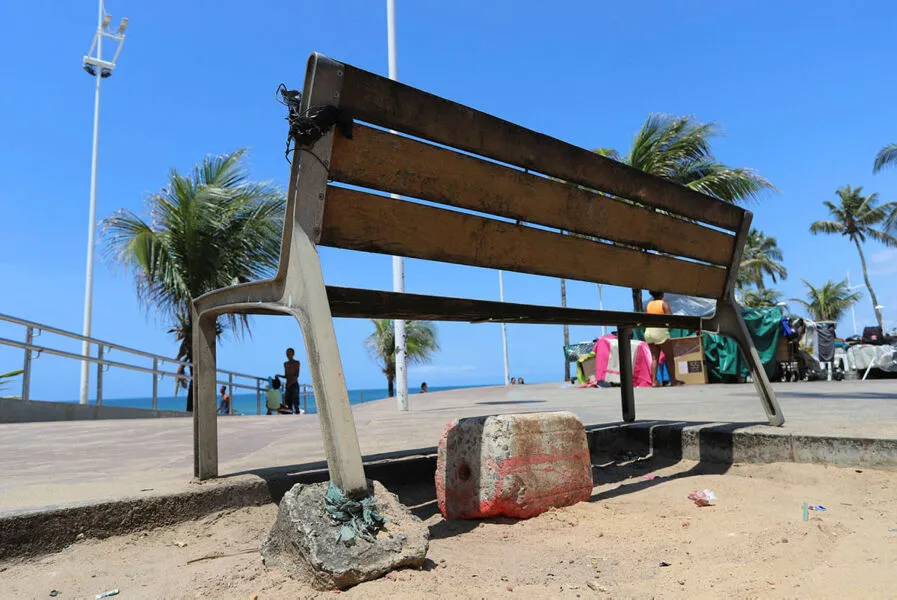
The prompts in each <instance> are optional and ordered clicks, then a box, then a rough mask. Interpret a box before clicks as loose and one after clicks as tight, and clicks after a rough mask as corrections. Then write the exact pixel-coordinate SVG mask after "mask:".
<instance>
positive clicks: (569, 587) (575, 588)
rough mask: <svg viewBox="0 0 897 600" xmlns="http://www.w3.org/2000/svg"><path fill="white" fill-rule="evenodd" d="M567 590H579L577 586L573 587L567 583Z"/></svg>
mask: <svg viewBox="0 0 897 600" xmlns="http://www.w3.org/2000/svg"><path fill="white" fill-rule="evenodd" d="M567 589H568V590H578V589H579V586H578V585H573V584H572V583H568V584H567Z"/></svg>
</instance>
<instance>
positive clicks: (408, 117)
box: [340, 65, 743, 231]
mask: <svg viewBox="0 0 897 600" xmlns="http://www.w3.org/2000/svg"><path fill="white" fill-rule="evenodd" d="M344 71H345V74H344V83H343V89H342V95H341V97H340V107H341V109H343V110H346V111H348V112H349V114H350V115H351V116H352V117H353V118H355V119H360V120H362V121H367V122H369V123H373V124H375V125H380V126H382V127H387V128H389V129H395V130H396V131H401V132H403V133H407V134H410V135H414V136H417V137H421V138H424V139H427V140H431V141H434V142H437V143H439V144H444V145H446V146H451V147H454V148H459V149H461V150H465V151H467V152H473V153H475V154H480V155H483V156H488V157H490V158H494V159H496V160H499V161H502V162H506V163H509V164H512V165H516V166H519V167H524V168H527V169H531V170H533V171H537V172H539V173H544V174H545V175H550V176H552V177H557V178H559V179H563V180H565V181H571V182H574V183H577V184H580V185H583V186H585V187H588V188H591V189H597V190H601V191H603V192H607V193H609V194H612V195H614V196H619V197H622V198H627V199H629V200H634V201H637V202H640V203H642V204H646V205H648V206H653V207H656V208H663V209H665V210H669V211H670V212H673V213H675V214H678V215H681V216H684V217H688V218H691V219H695V220H698V221H701V222H704V223H709V224H711V225H715V226H717V227H722V228H724V229H728V230H729V231H736V230H737V229H738V226H739V224H740V223H741V219H742V215H743V210H742V209H741V208H739V207H737V206H733V205H731V204H728V203H726V202H722V201H720V200H717V199H715V198H712V197H710V196H707V195H705V194H701V193H700V192H696V191H694V190H690V189H688V188H685V187H683V186H680V185H678V184H675V183H672V182H670V181H666V180H664V179H661V178H659V177H654V176H652V175H648V174H646V173H644V172H642V171H639V170H638V169H634V168H632V167H629V166H627V165H624V164H622V163H620V162H617V161H615V160H611V159H609V158H605V157H603V156H599V155H597V154H595V153H594V152H589V151H588V150H586V149H584V148H580V147H578V146H574V145H572V144H568V143H566V142H562V141H560V140H558V139H555V138H552V137H549V136H547V135H544V134H541V133H537V132H535V131H532V130H531V129H526V128H525V127H521V126H519V125H515V124H514V123H510V122H508V121H505V120H503V119H499V118H497V117H493V116H492V115H489V114H486V113H484V112H481V111H478V110H474V109H472V108H469V107H467V106H464V105H461V104H458V103H456V102H451V101H449V100H445V99H444V98H440V97H439V96H434V95H433V94H429V93H427V92H423V91H421V90H418V89H416V88H413V87H410V86H407V85H404V84H402V83H398V82H396V81H390V80H389V79H387V78H385V77H381V76H379V75H375V74H374V73H370V72H368V71H364V70H362V69H358V68H355V67H352V66H350V65H345V69H344ZM553 109H554V110H555V111H556V113H557V116H558V118H569V119H577V118H579V117H577V116H576V115H568V114H567V113H565V112H564V110H563V106H557V107H553Z"/></svg>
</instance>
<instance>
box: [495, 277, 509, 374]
mask: <svg viewBox="0 0 897 600" xmlns="http://www.w3.org/2000/svg"><path fill="white" fill-rule="evenodd" d="M498 299H499V300H501V301H502V302H504V301H505V284H504V280H503V279H502V273H501V271H499V272H498ZM501 349H502V352H503V353H504V357H505V385H508V384H509V383H510V382H511V377H510V375H511V374H510V371H509V369H508V324H507V323H502V324H501Z"/></svg>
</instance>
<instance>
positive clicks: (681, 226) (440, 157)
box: [315, 65, 751, 298]
mask: <svg viewBox="0 0 897 600" xmlns="http://www.w3.org/2000/svg"><path fill="white" fill-rule="evenodd" d="M341 80H342V82H341V85H342V88H341V91H340V93H339V94H338V96H339V98H338V105H339V109H340V111H341V113H342V114H343V116H344V117H351V118H352V119H354V126H353V128H352V135H351V139H349V138H347V137H346V136H345V135H343V134H342V133H341V132H340V131H339V130H337V131H336V132H335V134H334V138H333V146H332V153H331V157H330V164H329V175H328V176H329V178H330V180H331V181H332V182H333V183H341V184H349V185H351V186H357V187H361V188H366V189H368V190H370V191H371V192H377V193H370V192H366V191H359V190H358V189H353V188H347V187H341V186H335V185H330V186H328V188H327V193H326V199H325V201H324V209H323V216H322V222H321V225H320V229H319V230H318V232H319V235H316V236H315V237H316V238H317V239H316V240H315V241H316V242H317V243H319V244H320V245H323V246H332V247H337V248H346V249H353V250H361V251H368V252H377V253H384V254H392V255H398V256H406V257H412V258H419V259H427V260H436V261H444V262H450V263H458V264H464V265H473V266H479V267H488V268H495V269H503V270H508V271H518V272H524V273H532V274H537V275H546V276H553V277H563V278H568V279H576V280H583V281H589V282H595V283H606V284H611V285H618V286H626V287H632V288H642V289H659V290H664V291H668V292H676V293H681V294H689V295H695V296H703V297H708V298H723V297H726V296H728V294H729V293H730V292H731V287H732V281H733V279H734V278H733V277H731V275H732V271H733V269H734V268H735V266H736V265H737V263H738V261H739V260H740V253H741V247H742V246H743V241H744V236H745V235H746V233H747V229H748V227H749V225H750V220H751V214H750V212H748V211H745V210H744V209H742V208H740V207H737V206H734V205H732V204H728V203H726V202H722V201H720V200H717V199H715V198H712V197H710V196H707V195H704V194H701V193H699V192H696V191H693V190H691V189H688V188H686V187H683V186H681V185H678V184H675V183H672V182H669V181H666V180H663V179H660V178H657V177H654V176H651V175H647V174H645V173H643V172H641V171H638V170H636V169H633V168H631V167H628V166H627V165H624V164H622V163H620V162H617V161H614V160H612V159H608V158H605V157H603V156H600V155H598V154H595V153H593V152H589V151H587V150H585V149H582V148H579V147H577V146H573V145H571V144H568V143H566V142H563V141H560V140H557V139H554V138H551V137H549V136H546V135H543V134H540V133H537V132H535V131H532V130H529V129H526V128H524V127H520V126H518V125H515V124H513V123H509V122H507V121H504V120H502V119H499V118H497V117H493V116H491V115H488V114H486V113H483V112H480V111H477V110H474V109H471V108H468V107H466V106H463V105H461V104H457V103H455V102H451V101H449V100H445V99H443V98H439V97H437V96H434V95H432V94H428V93H426V92H423V91H420V90H417V89H415V88H412V87H409V86H407V85H404V84H401V83H397V82H395V81H391V80H389V79H386V78H384V77H381V76H379V75H375V74H373V73H369V72H367V71H363V70H361V69H357V68H355V67H352V66H349V65H343V66H342V72H341ZM334 103H337V102H334ZM387 129H389V130H393V131H394V132H397V133H391V132H390V131H387ZM409 136H413V137H409ZM382 193H389V194H398V195H401V196H403V197H404V199H399V198H395V197H392V198H390V197H388V196H386V195H383V194H382ZM420 201H424V202H426V204H424V203H421V202H420ZM430 203H435V204H439V205H441V206H444V207H445V208H441V207H436V206H433V205H432V204H430ZM457 209H461V210H457ZM495 217H498V218H495ZM562 232H567V233H562Z"/></svg>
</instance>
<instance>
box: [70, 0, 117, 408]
mask: <svg viewBox="0 0 897 600" xmlns="http://www.w3.org/2000/svg"><path fill="white" fill-rule="evenodd" d="M111 20H112V17H111V16H109V15H107V14H106V11H105V10H104V9H103V0H100V1H99V10H98V13H97V30H96V33H94V34H93V42H92V43H91V45H90V50H89V51H88V53H87V56H85V57H84V62H83V64H82V68H83V69H84V70H85V71H87V72H88V73H89V74H90V75H92V76H93V77H94V78H96V80H97V88H96V95H95V97H94V101H93V152H92V154H91V161H90V209H89V210H88V214H89V217H88V219H89V221H88V224H87V269H86V273H85V281H84V321H83V325H82V327H81V334H82V335H83V336H85V337H90V325H91V317H92V315H93V255H94V234H95V233H96V227H97V152H98V146H99V142H100V82H101V81H102V80H103V79H105V78H106V77H109V76H111V75H112V71H113V70H114V69H115V61H116V60H118V55H119V54H120V53H121V47H122V45H123V44H124V42H125V29H127V28H128V19H127V18H124V19H122V20H121V24H120V25H119V26H118V31H117V32H116V33H112V32H110V31H109V30H108V28H109V22H110V21H111ZM104 37H105V38H109V39H111V40H113V41H116V42H118V48H116V50H115V55H114V56H113V57H112V60H111V61H106V60H103V38H104ZM94 50H96V54H94ZM81 354H82V355H84V356H90V342H87V341H86V340H85V341H83V342H82V343H81ZM89 387H90V362H88V361H86V360H85V361H84V362H82V363H81V395H80V402H81V404H87V398H88V389H89Z"/></svg>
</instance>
